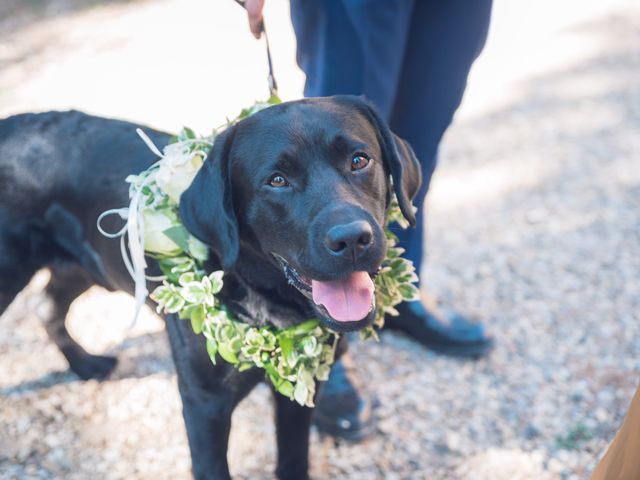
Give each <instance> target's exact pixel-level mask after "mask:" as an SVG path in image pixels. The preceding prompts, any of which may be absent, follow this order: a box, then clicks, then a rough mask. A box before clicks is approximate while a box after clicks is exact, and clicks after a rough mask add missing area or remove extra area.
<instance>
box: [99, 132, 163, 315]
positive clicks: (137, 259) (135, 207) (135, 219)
mask: <svg viewBox="0 0 640 480" xmlns="http://www.w3.org/2000/svg"><path fill="white" fill-rule="evenodd" d="M136 132H137V133H138V135H139V136H140V138H142V140H143V141H144V143H145V144H146V145H147V147H149V150H151V151H152V152H153V153H154V154H156V155H157V156H158V157H160V159H162V158H164V156H163V154H162V153H161V152H160V150H159V149H158V147H156V146H155V145H154V143H153V142H152V141H151V139H150V138H149V137H148V136H147V135H146V134H145V133H144V132H143V131H142V130H141V129H139V128H138V129H136ZM157 163H158V162H156V163H154V164H153V165H152V166H151V167H153V166H155V165H157ZM151 167H150V168H151ZM154 180H155V179H154V175H153V173H151V174H149V175H148V176H147V177H146V178H145V179H144V180H143V181H142V183H141V184H140V185H139V186H138V188H137V189H136V191H135V192H134V194H133V195H132V196H131V201H130V202H129V207H128V208H114V209H111V210H107V211H106V212H103V213H102V214H101V215H100V216H99V217H98V220H97V227H98V230H99V231H100V233H101V234H102V235H104V236H105V237H108V238H118V237H120V253H121V254H122V260H123V261H124V264H125V267H126V268H127V271H128V272H129V275H131V278H132V279H133V281H134V284H135V293H134V295H135V300H136V304H135V310H134V314H133V320H132V322H131V326H130V328H132V327H133V326H134V325H135V323H136V320H137V319H138V315H139V314H140V310H141V309H142V306H143V305H144V303H145V301H146V299H147V297H148V296H149V291H148V290H147V280H151V281H160V280H163V279H164V278H165V277H164V275H161V276H156V277H149V276H146V275H145V270H146V268H147V262H146V260H145V258H144V228H142V227H141V226H142V224H143V222H142V207H143V205H142V190H143V188H144V187H145V186H147V185H149V184H150V183H152V182H153V181H154ZM116 214H117V215H118V216H120V218H122V219H123V220H126V223H125V224H124V226H123V227H122V228H121V229H120V230H118V231H117V232H115V233H109V232H107V231H105V230H104V229H103V228H102V226H101V225H100V223H101V222H102V220H103V219H104V218H105V217H108V216H109V215H116ZM125 237H127V238H126V240H125ZM127 246H128V247H129V252H128V253H127V248H126V247H127ZM129 255H130V256H131V258H129Z"/></svg>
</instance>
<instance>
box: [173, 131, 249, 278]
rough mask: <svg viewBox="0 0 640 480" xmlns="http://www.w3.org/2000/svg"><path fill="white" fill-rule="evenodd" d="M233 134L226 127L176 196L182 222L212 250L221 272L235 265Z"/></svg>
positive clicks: (236, 245) (236, 256)
mask: <svg viewBox="0 0 640 480" xmlns="http://www.w3.org/2000/svg"><path fill="white" fill-rule="evenodd" d="M234 134H235V129H234V127H229V128H228V129H227V130H225V131H224V132H223V133H221V134H220V135H219V136H218V137H217V138H216V140H215V144H214V146H213V148H212V150H211V153H209V156H208V157H207V159H206V160H205V161H204V164H203V165H202V168H200V171H199V172H198V173H197V174H196V176H195V178H194V179H193V182H191V185H190V186H189V188H187V189H186V190H185V191H184V193H183V194H182V196H181V197H180V219H181V220H182V223H183V224H184V226H185V227H186V228H187V230H189V232H191V233H192V234H193V235H195V236H196V237H197V238H198V239H200V240H202V241H203V242H204V243H206V244H207V245H209V246H210V247H211V248H212V249H213V251H214V252H215V253H216V254H217V256H218V258H219V259H220V262H221V263H222V267H223V268H224V269H225V270H228V269H230V268H231V267H232V266H233V264H234V263H235V262H236V260H237V259H238V250H239V248H240V239H239V233H238V221H237V219H236V215H235V213H234V210H233V201H232V196H231V181H230V175H229V151H230V150H231V144H232V143H233V137H234Z"/></svg>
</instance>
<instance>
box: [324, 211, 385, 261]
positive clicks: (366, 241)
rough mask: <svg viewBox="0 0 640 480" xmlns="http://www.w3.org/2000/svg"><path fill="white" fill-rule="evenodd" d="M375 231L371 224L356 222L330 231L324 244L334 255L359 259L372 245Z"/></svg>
mask: <svg viewBox="0 0 640 480" xmlns="http://www.w3.org/2000/svg"><path fill="white" fill-rule="evenodd" d="M372 239H373V230H372V229H371V225H369V222H365V221H364V220H356V221H354V222H351V223H345V224H342V225H335V226H333V227H331V228H330V229H329V231H328V232H327V235H326V237H325V239H324V244H325V245H326V247H327V248H328V249H329V251H331V253H333V254H334V255H340V256H343V257H349V258H352V259H354V260H356V259H358V258H359V257H360V256H361V255H362V254H363V253H364V252H365V251H366V250H367V248H369V245H370V244H371V240H372Z"/></svg>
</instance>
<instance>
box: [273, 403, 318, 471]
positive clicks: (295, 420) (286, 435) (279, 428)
mask: <svg viewBox="0 0 640 480" xmlns="http://www.w3.org/2000/svg"><path fill="white" fill-rule="evenodd" d="M274 396H275V404H276V435H277V438H278V466H277V468H276V475H277V477H278V478H279V479H280V480H304V479H307V478H309V430H310V428H311V414H312V413H313V409H312V408H308V407H303V406H301V405H299V404H298V403H297V402H294V401H292V400H289V399H288V398H287V397H285V396H283V395H281V394H279V393H277V392H274Z"/></svg>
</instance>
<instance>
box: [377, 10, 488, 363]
mask: <svg viewBox="0 0 640 480" xmlns="http://www.w3.org/2000/svg"><path fill="white" fill-rule="evenodd" d="M491 3H492V2H491V0H475V1H473V2H468V1H466V0H446V1H445V0H425V1H420V2H416V5H415V9H414V12H413V16H412V23H411V29H410V32H409V37H408V40H407V48H406V52H405V56H404V65H403V68H402V73H401V76H400V80H399V84H398V93H397V95H396V98H395V104H394V107H393V110H392V114H391V119H390V126H391V129H392V130H393V131H394V132H395V133H396V134H398V135H399V136H401V137H403V138H404V139H405V140H407V141H409V143H410V144H411V145H412V147H413V149H414V150H415V152H416V155H417V157H418V158H419V159H420V161H421V164H422V168H423V184H422V186H421V189H420V191H419V193H418V195H417V197H416V199H415V200H414V204H415V205H416V206H417V207H418V211H419V212H420V214H419V216H418V221H417V225H416V228H414V229H407V230H401V229H396V230H395V232H396V234H397V235H398V237H399V240H400V246H402V247H403V248H405V250H406V253H405V255H404V256H405V257H406V258H408V259H410V260H412V261H413V263H414V265H415V266H416V269H417V270H418V271H420V268H421V266H422V262H423V249H424V211H423V208H422V207H423V205H424V199H425V196H426V193H427V190H428V188H429V183H430V180H431V175H432V174H433V171H434V169H435V166H436V158H437V150H438V145H439V143H440V140H441V139H442V135H443V134H444V132H445V130H446V129H447V127H448V126H449V124H450V123H451V120H452V118H453V115H454V113H455V111H456V109H457V108H458V106H459V105H460V102H461V100H462V96H463V93H464V90H465V87H466V83H467V76H468V74H469V70H470V69H471V66H472V64H473V62H474V60H475V59H476V57H477V56H478V55H479V54H480V52H481V50H482V48H483V46H484V43H485V40H486V37H487V32H488V28H489V20H490V16H491ZM398 310H399V311H400V313H401V315H400V317H398V318H390V319H388V320H387V325H388V326H389V327H390V328H398V329H400V330H403V331H405V332H406V333H408V334H409V335H410V336H412V337H413V338H415V339H417V340H419V341H420V342H422V343H423V344H424V345H425V346H427V347H429V348H431V349H433V350H436V351H439V352H441V353H446V354H450V355H456V356H479V355H482V354H484V353H486V352H488V351H489V350H490V349H491V347H492V340H491V339H490V338H489V337H487V336H486V334H485V333H484V330H483V328H482V326H481V325H478V324H474V323H472V322H468V321H467V320H466V319H464V318H463V317H462V316H460V315H458V314H456V313H454V312H445V311H441V312H438V311H437V310H436V309H435V308H434V306H433V305H428V306H425V305H424V304H423V303H422V302H414V303H413V304H403V305H400V306H399V308H398Z"/></svg>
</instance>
